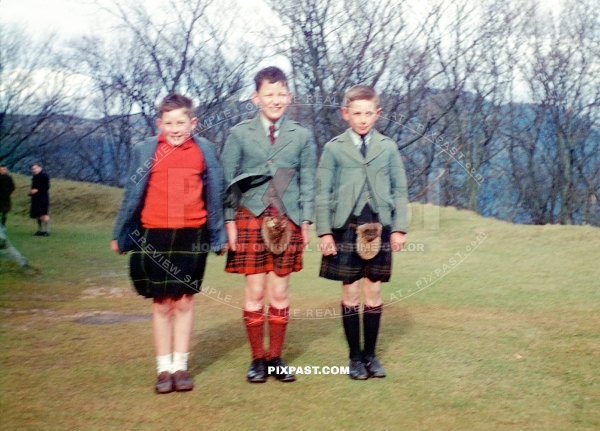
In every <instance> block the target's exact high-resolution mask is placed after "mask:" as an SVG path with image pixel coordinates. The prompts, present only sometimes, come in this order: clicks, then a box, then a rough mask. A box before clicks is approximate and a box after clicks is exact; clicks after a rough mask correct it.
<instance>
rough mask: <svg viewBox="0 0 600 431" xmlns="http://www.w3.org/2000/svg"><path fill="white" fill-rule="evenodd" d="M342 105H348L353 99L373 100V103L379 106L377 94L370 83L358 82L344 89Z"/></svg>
mask: <svg viewBox="0 0 600 431" xmlns="http://www.w3.org/2000/svg"><path fill="white" fill-rule="evenodd" d="M344 98H345V101H344V106H346V107H348V105H350V103H352V102H354V101H355V100H373V101H374V102H375V105H377V107H379V96H378V95H377V92H376V91H375V89H374V88H373V87H371V86H370V85H364V84H358V85H355V86H354V87H351V88H349V89H348V91H346V96H345V97H344Z"/></svg>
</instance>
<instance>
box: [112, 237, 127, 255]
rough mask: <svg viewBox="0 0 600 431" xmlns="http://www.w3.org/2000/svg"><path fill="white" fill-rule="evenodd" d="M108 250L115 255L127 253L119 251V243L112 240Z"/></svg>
mask: <svg viewBox="0 0 600 431" xmlns="http://www.w3.org/2000/svg"><path fill="white" fill-rule="evenodd" d="M110 249H111V250H112V251H114V252H115V253H118V254H127V252H126V251H121V250H119V241H117V240H116V239H113V240H112V241H111V242H110Z"/></svg>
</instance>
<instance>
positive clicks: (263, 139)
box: [248, 113, 271, 153]
mask: <svg viewBox="0 0 600 431" xmlns="http://www.w3.org/2000/svg"><path fill="white" fill-rule="evenodd" d="M248 126H249V129H250V136H249V138H250V139H249V141H250V144H251V145H252V146H254V147H256V146H258V147H260V148H262V149H263V150H265V151H266V152H267V153H269V152H271V142H269V137H268V136H267V135H266V133H265V129H264V127H263V125H262V123H261V121H260V113H259V114H258V115H257V116H256V117H254V118H253V119H252V121H250V124H249V125H248Z"/></svg>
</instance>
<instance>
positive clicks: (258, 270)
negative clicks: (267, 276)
mask: <svg viewBox="0 0 600 431" xmlns="http://www.w3.org/2000/svg"><path fill="white" fill-rule="evenodd" d="M277 214H278V212H277V210H276V209H275V208H273V207H272V206H269V207H267V209H266V210H264V211H263V213H262V214H261V215H260V216H258V217H255V216H254V215H253V214H252V213H251V212H250V211H248V210H247V209H246V208H244V207H240V208H239V209H238V211H237V213H236V214H235V224H236V227H237V251H231V250H230V251H229V252H228V253H227V265H226V266H225V271H227V272H233V273H236V274H247V275H249V274H262V273H265V272H271V271H273V272H275V274H277V275H278V276H280V277H282V276H284V275H288V274H289V273H291V272H298V271H300V270H301V269H302V250H303V249H304V245H303V243H302V232H301V230H300V227H299V226H296V225H295V224H294V223H293V222H291V221H290V224H289V225H290V227H291V229H292V236H291V238H290V244H289V245H288V246H287V248H286V249H285V251H284V252H283V253H281V254H280V255H278V256H275V255H274V254H273V253H271V252H270V251H268V250H267V248H266V246H265V243H264V241H263V237H262V233H261V227H262V221H263V218H264V217H267V216H275V215H277Z"/></svg>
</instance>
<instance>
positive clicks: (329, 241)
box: [319, 235, 337, 256]
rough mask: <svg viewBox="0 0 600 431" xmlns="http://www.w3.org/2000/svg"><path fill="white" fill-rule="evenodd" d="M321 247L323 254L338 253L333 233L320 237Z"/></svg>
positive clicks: (332, 254) (333, 254)
mask: <svg viewBox="0 0 600 431" xmlns="http://www.w3.org/2000/svg"><path fill="white" fill-rule="evenodd" d="M319 249H320V250H321V253H323V256H335V255H336V254H337V249H336V247H335V241H334V240H333V235H323V236H322V237H321V238H319Z"/></svg>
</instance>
